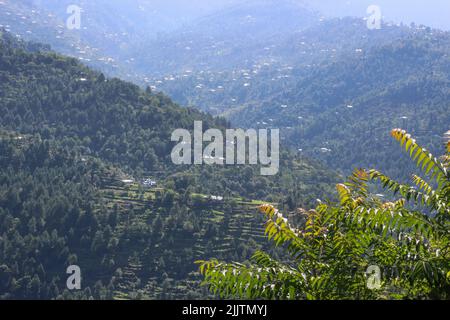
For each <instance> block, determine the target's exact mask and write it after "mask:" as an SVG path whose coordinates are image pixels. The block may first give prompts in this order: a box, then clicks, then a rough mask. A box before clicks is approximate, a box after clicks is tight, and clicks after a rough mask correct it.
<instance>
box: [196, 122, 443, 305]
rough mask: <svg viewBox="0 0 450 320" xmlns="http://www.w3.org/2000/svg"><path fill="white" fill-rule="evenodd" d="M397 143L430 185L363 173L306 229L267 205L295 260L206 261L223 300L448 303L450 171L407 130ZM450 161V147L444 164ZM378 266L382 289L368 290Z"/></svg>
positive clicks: (275, 237) (308, 220)
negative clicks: (374, 188)
mask: <svg viewBox="0 0 450 320" xmlns="http://www.w3.org/2000/svg"><path fill="white" fill-rule="evenodd" d="M392 136H393V137H394V138H395V139H396V140H398V141H399V142H400V144H401V146H402V147H403V148H404V149H405V151H406V152H407V153H408V155H409V156H410V157H411V158H412V159H413V161H414V162H415V163H416V165H417V166H418V167H419V168H420V169H421V170H422V171H423V172H424V173H425V175H427V176H428V177H429V180H428V181H427V180H425V179H424V178H420V177H419V176H413V182H414V184H415V185H416V186H408V185H403V184H400V183H398V182H396V181H394V180H392V179H390V178H389V177H387V176H385V175H383V174H382V173H380V172H378V171H376V170H370V171H366V170H355V172H354V173H353V175H352V176H351V177H350V178H349V181H348V182H347V183H345V184H338V185H337V191H338V195H339V202H338V203H337V204H332V203H320V204H319V205H318V206H317V208H316V209H315V210H310V211H308V212H306V211H304V210H301V213H302V214H303V215H304V216H305V219H304V221H303V222H302V223H301V224H300V226H298V227H295V226H293V225H292V224H291V223H289V221H288V220H287V219H286V218H285V217H284V216H283V215H282V214H281V213H280V212H279V211H278V210H276V209H275V208H274V207H273V206H271V205H264V206H261V207H260V210H261V211H262V212H263V213H264V214H265V215H266V218H267V219H268V220H267V223H266V235H267V237H268V238H269V240H272V241H273V242H274V243H275V244H276V246H281V247H282V248H284V249H285V250H286V251H287V253H288V254H289V258H288V259H286V260H283V261H279V260H274V259H272V258H270V257H269V256H268V255H267V254H265V253H263V252H257V253H256V254H255V255H254V256H253V258H252V260H251V261H250V262H248V263H246V264H240V263H222V262H218V261H217V260H212V261H199V262H198V263H199V264H200V272H201V273H202V274H203V275H204V277H205V283H206V284H207V285H209V287H210V289H211V290H212V291H213V292H218V293H220V294H221V295H222V296H227V297H230V296H231V297H244V298H251V299H254V298H268V299H398V298H409V299H414V298H429V299H430V298H431V299H448V298H449V297H450V279H449V277H448V275H449V271H450V252H449V244H450V234H449V227H450V218H449V213H450V211H449V209H450V192H449V190H450V176H449V174H448V165H445V164H443V163H442V162H441V161H439V160H438V159H437V158H435V157H434V156H433V155H432V154H430V153H429V152H428V151H427V150H426V149H424V148H422V147H420V146H419V145H418V144H417V143H416V141H415V140H414V139H412V138H411V136H410V135H408V134H407V133H406V132H405V131H403V130H400V129H395V130H393V131H392ZM447 146H448V145H447ZM447 146H446V148H447ZM448 155H449V150H448V148H447V150H446V155H445V156H444V157H443V159H446V158H447V157H448ZM372 182H380V183H381V185H382V187H383V188H384V189H386V190H389V191H391V193H392V195H393V196H395V195H397V194H398V195H400V196H401V197H400V198H399V199H397V200H392V201H387V202H386V201H383V200H381V199H380V196H377V195H373V194H372V193H371V192H369V189H370V187H371V183H372ZM371 265H376V266H378V267H379V268H381V270H383V273H382V283H381V286H380V287H379V288H376V289H374V290H372V289H369V286H368V285H367V282H368V281H369V278H370V275H367V274H366V270H368V267H369V266H371Z"/></svg>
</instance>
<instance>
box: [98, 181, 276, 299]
mask: <svg viewBox="0 0 450 320" xmlns="http://www.w3.org/2000/svg"><path fill="white" fill-rule="evenodd" d="M166 193H167V191H166V190H165V189H164V188H144V187H142V186H140V184H139V183H135V182H133V183H123V182H122V181H121V179H120V178H117V177H108V178H104V179H103V181H102V189H101V195H102V199H103V201H104V202H105V204H106V205H107V207H108V209H109V210H115V211H116V212H117V213H118V217H117V221H118V222H117V226H116V228H115V229H114V231H113V232H114V235H115V237H116V238H117V239H119V246H118V250H116V256H115V257H114V260H115V261H116V263H117V265H120V266H122V267H121V268H120V269H119V270H117V271H116V278H117V281H116V284H115V290H116V291H115V299H161V298H165V299H175V298H177V299H183V298H196V297H205V295H208V293H207V291H206V288H204V287H201V286H200V277H199V275H198V273H197V272H196V269H197V267H196V265H195V264H194V262H195V261H196V260H199V259H207V258H212V257H214V258H219V259H226V260H239V261H240V260H242V259H246V258H248V257H250V256H251V254H252V253H253V251H254V250H255V248H261V247H266V249H267V245H268V244H267V242H266V240H265V238H264V218H263V216H261V215H260V214H258V213H257V210H256V208H257V206H258V205H260V204H261V203H262V202H261V201H257V200H254V201H244V200H243V199H241V198H233V199H221V200H217V199H215V198H211V197H210V196H207V195H202V194H191V195H190V199H189V201H187V203H188V205H187V206H186V205H181V204H179V203H178V201H177V199H178V198H180V197H181V195H179V194H175V195H174V200H173V201H172V203H170V204H167V203H166V202H167V201H166ZM250 248H252V249H250ZM161 279H162V280H161ZM212 298H213V297H212Z"/></svg>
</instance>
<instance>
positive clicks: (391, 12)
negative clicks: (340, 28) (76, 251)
mask: <svg viewBox="0 0 450 320" xmlns="http://www.w3.org/2000/svg"><path fill="white" fill-rule="evenodd" d="M308 2H309V3H310V5H312V6H314V7H315V8H317V9H319V10H320V11H321V12H324V13H325V14H327V15H332V16H346V15H352V16H367V14H366V10H367V8H368V6H369V5H378V6H379V7H380V8H381V12H382V14H383V16H384V18H385V19H386V20H393V21H396V22H400V21H401V22H405V23H410V22H416V23H419V24H425V25H428V26H431V27H436V28H440V29H445V30H450V0H308Z"/></svg>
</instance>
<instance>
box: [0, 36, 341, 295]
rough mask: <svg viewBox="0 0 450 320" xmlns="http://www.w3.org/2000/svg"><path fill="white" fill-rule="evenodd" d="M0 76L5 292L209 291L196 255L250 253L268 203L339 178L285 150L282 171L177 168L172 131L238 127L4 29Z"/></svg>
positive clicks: (299, 196) (300, 197) (323, 189)
mask: <svg viewBox="0 0 450 320" xmlns="http://www.w3.org/2000/svg"><path fill="white" fill-rule="evenodd" d="M0 79H1V81H0V112H1V114H2V116H1V118H0V121H1V122H0V127H1V136H0V143H1V150H2V152H1V158H0V160H1V162H2V163H1V164H2V166H1V167H2V169H1V179H0V184H1V185H2V188H1V190H2V192H1V193H0V203H1V206H0V219H1V223H0V226H1V229H0V238H1V239H2V241H1V246H2V253H1V255H2V256H1V259H0V261H1V263H0V278H1V279H2V281H1V290H0V295H1V297H2V298H41V299H44V298H45V299H49V298H61V299H71V298H90V297H92V298H96V299H110V298H116V299H130V298H153V299H154V298H169V299H171V298H188V297H191V298H192V297H195V298H202V297H203V298H205V297H207V296H209V294H208V293H207V292H205V290H203V289H202V288H201V287H200V286H199V281H200V279H199V277H198V274H197V273H196V268H195V265H194V264H193V261H194V260H196V259H199V258H201V257H202V256H204V255H208V256H211V257H212V256H219V257H223V258H224V259H230V258H232V259H236V258H238V257H242V258H245V257H248V256H249V255H250V254H251V253H252V252H253V251H254V250H255V248H260V247H262V246H265V245H264V242H263V241H262V239H263V232H262V231H263V230H262V229H261V228H260V227H259V224H260V222H261V220H260V217H259V216H258V215H256V214H255V208H256V207H257V205H258V204H260V203H262V201H271V202H274V203H279V205H280V206H282V207H284V208H286V210H293V209H294V208H296V207H297V206H298V205H311V204H313V203H314V202H315V199H316V196H317V194H321V195H325V194H327V193H328V192H329V191H330V187H329V186H330V183H331V182H333V181H336V179H337V176H336V175H335V174H333V173H331V172H330V171H328V170H327V169H326V168H322V167H320V166H318V165H317V164H313V163H312V162H311V161H310V160H308V159H306V158H303V157H297V156H295V155H292V154H290V153H287V152H283V155H282V156H281V164H280V166H281V169H280V174H279V175H277V176H274V177H262V176H260V175H259V170H258V168H257V167H254V166H236V167H223V166H199V167H195V166H194V167H185V166H180V167H178V166H175V165H173V164H172V163H171V160H170V152H171V148H172V146H173V144H174V143H173V142H171V141H170V135H171V132H172V131H173V130H174V129H176V128H187V129H189V130H191V129H192V127H193V122H194V120H202V121H203V122H204V126H205V127H217V128H222V129H224V128H225V127H226V126H227V123H226V122H225V121H224V120H221V119H213V118H212V116H208V115H206V114H203V113H201V112H200V111H195V110H193V109H188V108H181V107H179V106H178V105H176V104H174V103H173V102H172V101H171V100H170V99H169V98H168V97H166V96H164V95H163V94H160V93H158V94H155V93H152V92H151V90H149V89H147V90H142V89H140V88H139V87H137V86H136V85H134V84H131V83H127V82H124V81H121V80H119V79H113V78H107V77H105V76H104V75H103V74H102V73H100V72H97V71H93V70H91V69H89V68H87V67H85V66H84V65H82V64H80V63H79V62H78V61H77V60H75V59H73V58H67V57H64V56H61V55H58V54H55V53H53V52H50V51H48V48H47V47H45V46H41V45H38V44H31V43H27V42H22V41H17V40H15V39H14V38H13V37H12V36H11V35H10V34H9V33H6V32H3V33H2V34H1V41H0ZM144 179H152V180H155V181H156V183H157V186H153V187H149V186H146V185H145V184H144V183H143V180H144ZM293 186H295V187H293ZM244 220H245V221H246V222H243V221H244ZM243 240H245V241H246V243H245V244H242V243H241V241H243ZM70 264H77V265H79V266H80V267H81V270H82V274H83V290H82V291H77V292H75V293H74V292H69V291H68V290H66V286H65V280H66V279H67V275H66V273H65V271H66V268H67V266H69V265H70Z"/></svg>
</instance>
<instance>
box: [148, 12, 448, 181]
mask: <svg viewBox="0 0 450 320" xmlns="http://www.w3.org/2000/svg"><path fill="white" fill-rule="evenodd" d="M319 35H320V36H319ZM288 44H290V45H288ZM289 47H290V49H289V50H287V48H289ZM281 48H283V49H284V50H281ZM449 49H450V34H449V33H448V32H442V31H439V30H432V29H429V28H425V27H418V26H414V27H398V26H384V27H383V29H381V30H368V29H367V28H366V27H365V25H364V21H362V20H360V19H341V20H334V21H326V22H324V23H323V24H321V25H320V26H317V27H312V28H310V29H307V30H305V31H302V32H299V33H298V34H296V35H292V36H291V39H290V40H289V41H286V43H285V45H284V46H282V47H280V48H279V49H278V50H279V51H278V52H279V53H280V56H281V52H284V56H282V57H283V58H281V59H280V61H283V62H285V64H284V65H277V64H276V63H274V62H272V63H269V62H267V63H259V64H258V63H255V64H254V65H253V66H251V67H250V68H243V69H236V70H233V71H230V72H213V71H203V72H192V73H191V74H186V75H183V76H181V75H180V76H178V77H175V79H173V81H166V80H167V79H166V80H164V79H160V80H158V81H156V82H155V84H156V85H157V86H159V87H160V88H162V90H164V91H166V92H168V93H169V94H170V95H171V96H173V97H174V99H176V100H177V101H180V102H181V103H183V104H187V105H192V106H199V107H200V108H202V109H204V110H207V111H208V112H210V113H213V114H221V115H224V116H226V117H227V118H228V119H229V120H230V121H231V123H232V124H235V125H238V126H244V127H253V126H255V124H256V126H257V127H261V128H263V127H267V126H269V127H274V128H282V135H283V136H284V137H285V140H284V141H285V143H286V145H289V146H290V147H292V148H293V149H294V150H299V152H301V153H302V154H306V155H308V156H310V157H314V158H318V159H321V160H323V161H325V162H326V163H327V165H330V166H332V167H334V168H336V169H340V170H343V171H344V172H347V173H348V172H349V171H351V170H352V168H356V167H359V166H363V165H371V166H377V167H379V168H381V169H383V170H386V171H387V173H389V174H392V175H393V176H395V177H400V176H401V175H402V173H405V172H407V170H410V169H411V167H410V166H409V167H408V162H406V161H403V162H402V165H401V166H398V165H395V163H393V162H392V160H390V159H392V158H391V157H389V155H390V154H391V153H392V152H394V154H396V155H398V156H399V155H400V154H399V152H398V151H397V150H396V149H395V148H393V147H390V148H387V149H384V151H383V153H384V152H385V154H382V155H380V154H379V152H380V150H382V148H381V147H382V146H383V145H384V144H386V143H389V144H391V145H392V143H391V142H389V139H388V134H387V132H388V131H389V129H390V128H392V127H405V128H406V129H408V130H410V132H412V133H413V134H415V135H416V136H418V137H420V138H422V139H423V141H424V142H425V143H427V144H429V145H430V146H431V148H432V150H436V148H437V147H438V146H439V144H440V142H441V140H440V135H441V134H442V132H445V131H446V128H447V124H448V122H449V118H448V115H449V114H450V113H449V112H448V111H449V105H448V101H449V91H448V88H449V70H450V69H449V68H450V60H449V57H448V52H449ZM289 52H290V53H291V56H290V57H291V58H289V55H288V53H289ZM293 57H296V58H295V59H296V60H295V59H293ZM169 80H170V79H169ZM437 115H441V116H437ZM348 137H352V138H348ZM369 146H370V149H371V150H368V147H369ZM395 161H397V160H395ZM400 168H402V169H400Z"/></svg>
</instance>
